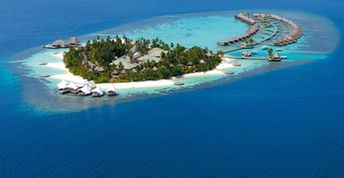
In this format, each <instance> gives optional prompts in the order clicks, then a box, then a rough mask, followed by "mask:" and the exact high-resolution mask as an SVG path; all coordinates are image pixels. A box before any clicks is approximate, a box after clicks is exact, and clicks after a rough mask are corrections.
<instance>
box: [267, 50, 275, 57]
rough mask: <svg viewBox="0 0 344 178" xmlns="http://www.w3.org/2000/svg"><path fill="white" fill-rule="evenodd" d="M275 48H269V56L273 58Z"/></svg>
mask: <svg viewBox="0 0 344 178" xmlns="http://www.w3.org/2000/svg"><path fill="white" fill-rule="evenodd" d="M273 52H274V50H273V49H272V48H269V49H268V55H269V58H270V59H272V57H273Z"/></svg>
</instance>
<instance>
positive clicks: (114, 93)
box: [106, 85, 119, 96]
mask: <svg viewBox="0 0 344 178" xmlns="http://www.w3.org/2000/svg"><path fill="white" fill-rule="evenodd" d="M106 94H107V95H108V96H117V95H119V93H118V91H117V90H116V89H115V87H113V86H112V85H111V86H110V87H109V88H107V89H106Z"/></svg>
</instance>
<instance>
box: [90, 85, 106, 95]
mask: <svg viewBox="0 0 344 178" xmlns="http://www.w3.org/2000/svg"><path fill="white" fill-rule="evenodd" d="M91 92H92V96H93V97H102V96H104V92H103V91H102V90H101V89H100V87H99V86H97V87H96V88H95V89H93V90H92V91H91Z"/></svg>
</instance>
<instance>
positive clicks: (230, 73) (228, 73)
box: [225, 72, 235, 75]
mask: <svg viewBox="0 0 344 178" xmlns="http://www.w3.org/2000/svg"><path fill="white" fill-rule="evenodd" d="M225 74H226V75H233V74H235V72H225Z"/></svg>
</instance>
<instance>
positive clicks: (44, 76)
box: [39, 75, 51, 78]
mask: <svg viewBox="0 0 344 178" xmlns="http://www.w3.org/2000/svg"><path fill="white" fill-rule="evenodd" d="M50 76H51V75H41V76H39V77H41V78H48V77H50Z"/></svg>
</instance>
